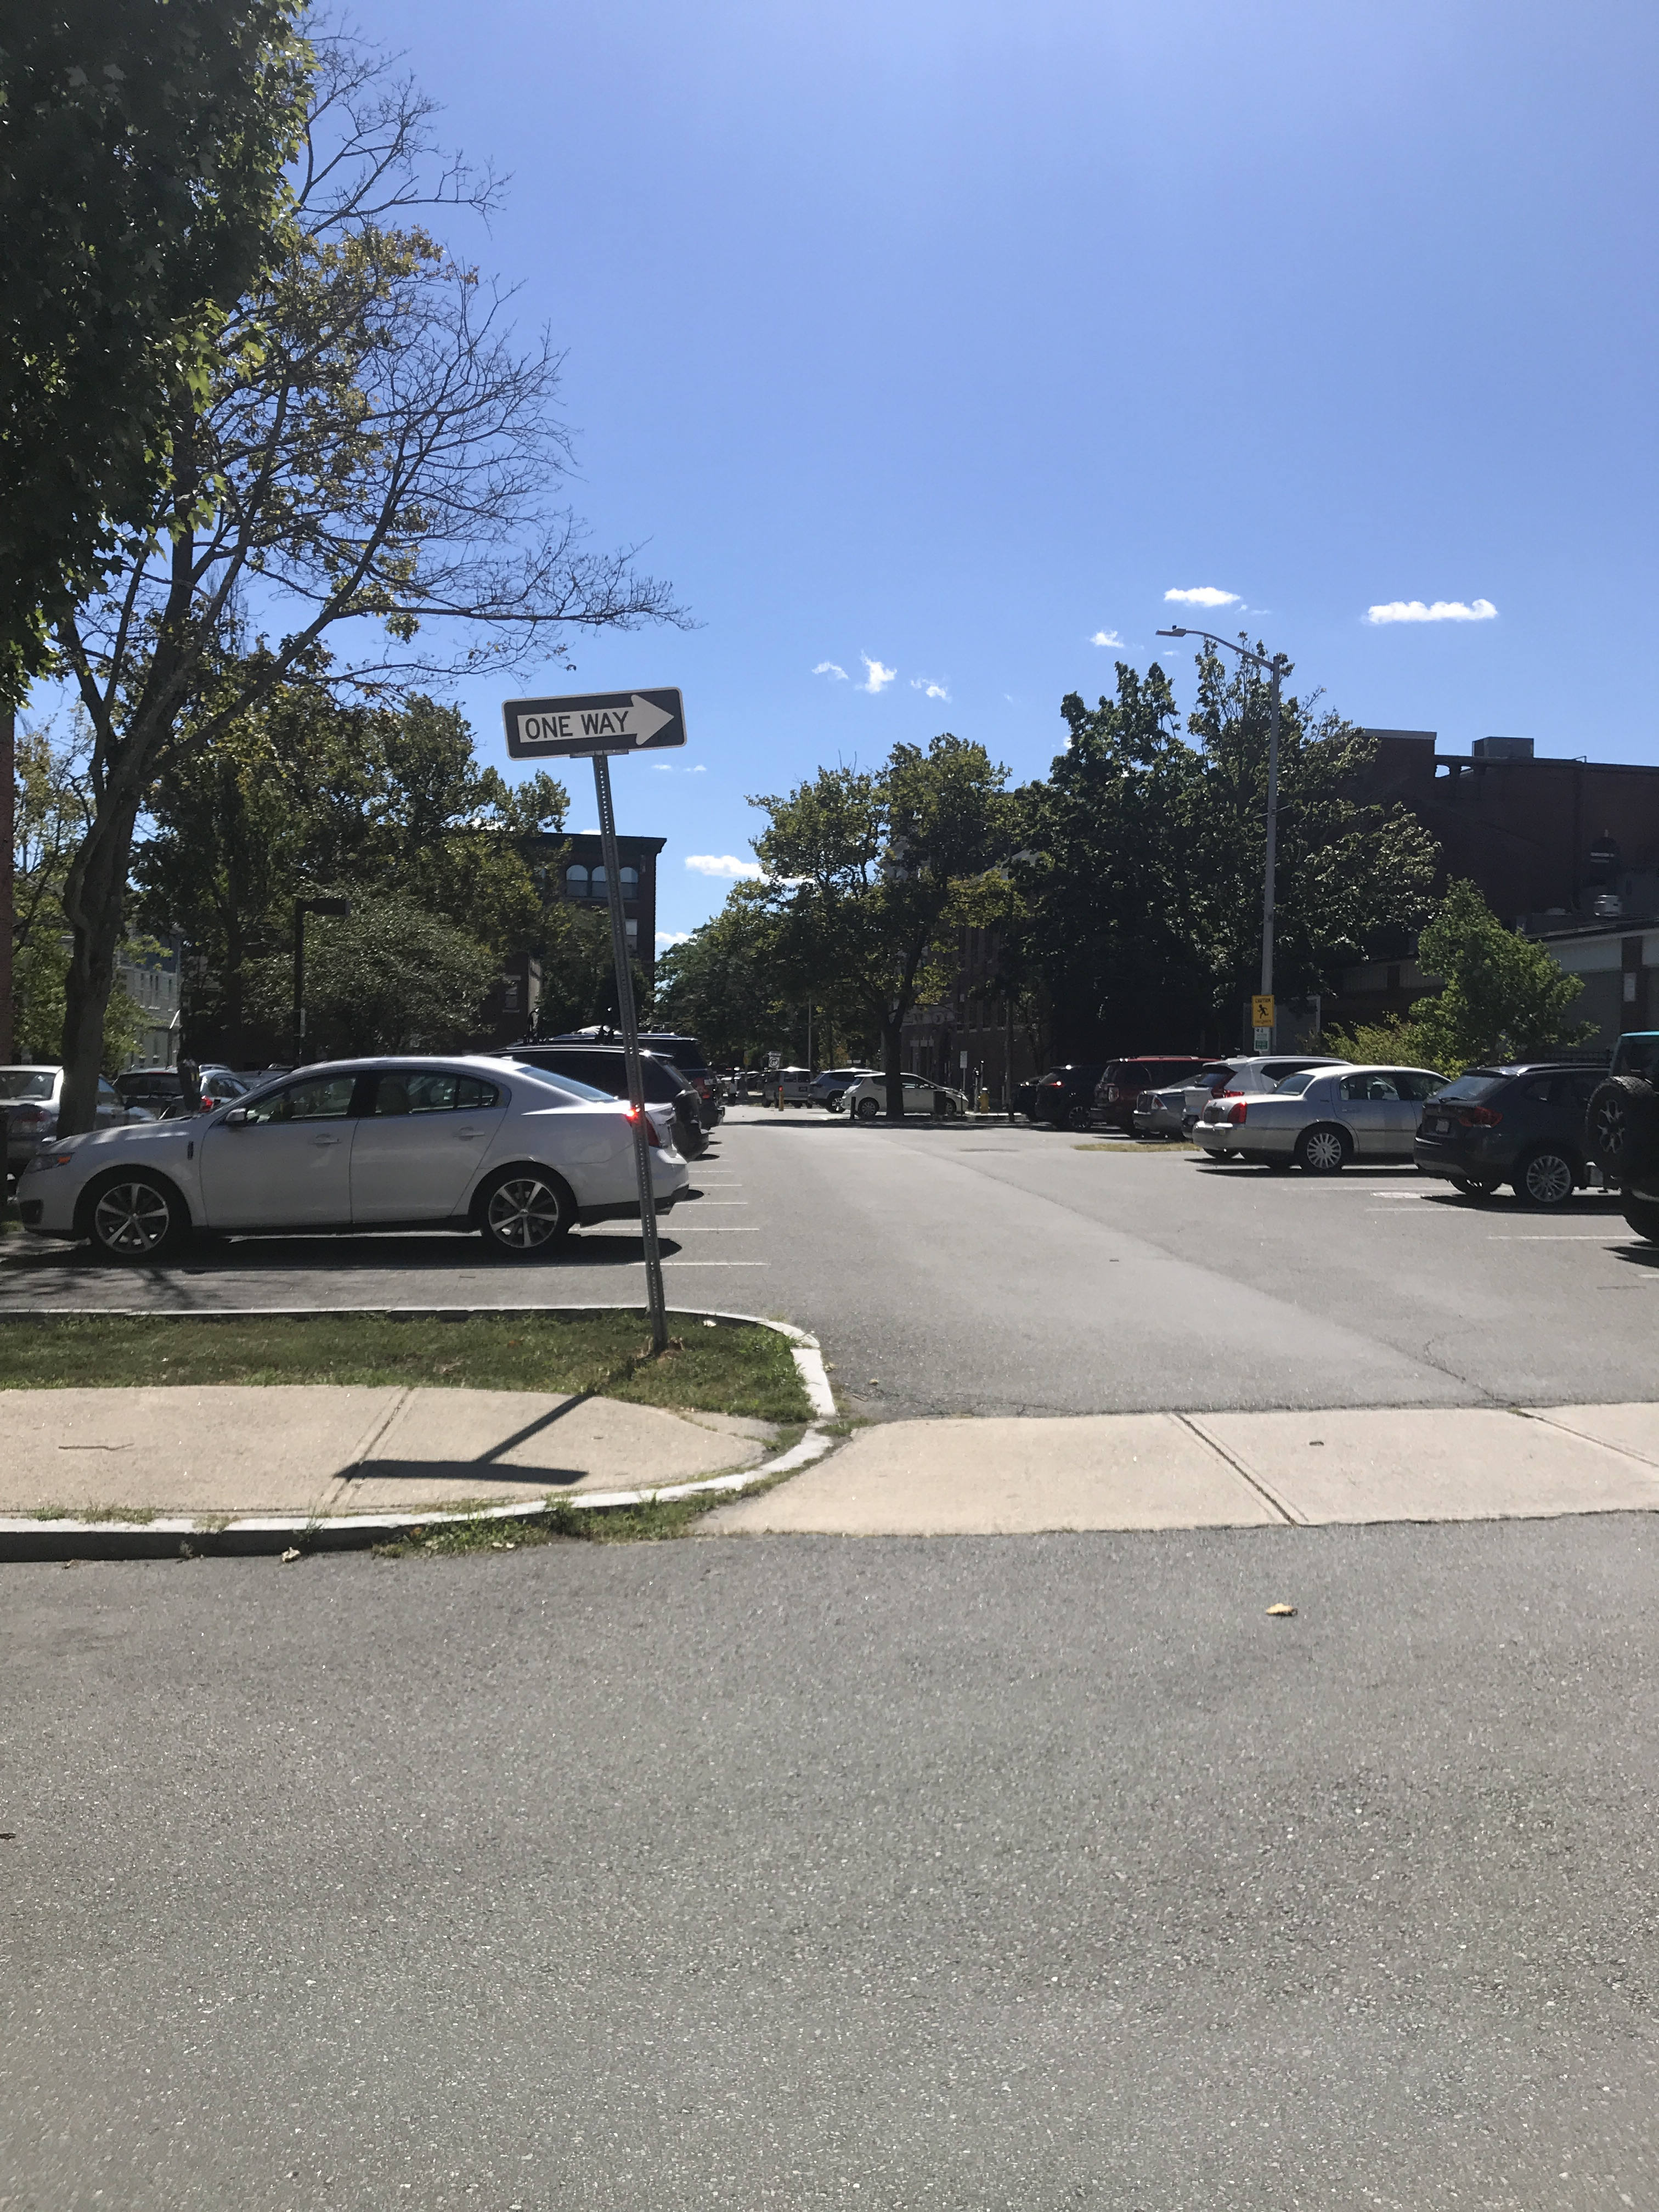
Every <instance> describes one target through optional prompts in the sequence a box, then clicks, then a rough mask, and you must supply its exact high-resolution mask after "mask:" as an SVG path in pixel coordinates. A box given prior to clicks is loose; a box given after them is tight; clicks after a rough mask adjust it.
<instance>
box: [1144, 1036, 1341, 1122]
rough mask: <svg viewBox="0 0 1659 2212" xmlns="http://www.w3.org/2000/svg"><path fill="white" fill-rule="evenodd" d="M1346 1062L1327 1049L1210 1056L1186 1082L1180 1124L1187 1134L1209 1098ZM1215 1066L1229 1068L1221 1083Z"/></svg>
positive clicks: (1263, 1088) (1232, 1094)
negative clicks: (1251, 1056) (1208, 1060)
mask: <svg viewBox="0 0 1659 2212" xmlns="http://www.w3.org/2000/svg"><path fill="white" fill-rule="evenodd" d="M1347 1065H1348V1063H1347V1061H1346V1060H1338V1059H1335V1058H1334V1056H1333V1055H1332V1054H1329V1053H1328V1052H1302V1053H1295V1052H1273V1053H1262V1054H1256V1055H1255V1057H1253V1058H1246V1057H1245V1056H1243V1054H1241V1055H1240V1056H1239V1057H1238V1058H1237V1059H1236V1060H1228V1059H1224V1060H1212V1062H1211V1063H1210V1066H1209V1067H1208V1068H1207V1069H1206V1070H1205V1071H1204V1073H1202V1074H1200V1075H1195V1076H1194V1078H1193V1079H1192V1081H1191V1082H1190V1083H1189V1084H1188V1085H1187V1091H1186V1098H1185V1103H1184V1104H1183V1105H1182V1109H1181V1123H1182V1129H1183V1130H1184V1131H1185V1133H1186V1134H1187V1135H1188V1136H1191V1134H1192V1133H1193V1125H1194V1122H1196V1121H1197V1120H1198V1117H1199V1115H1200V1114H1201V1113H1202V1112H1203V1111H1204V1109H1205V1108H1206V1106H1207V1105H1208V1104H1209V1103H1210V1101H1211V1100H1212V1098H1216V1097H1228V1098H1243V1097H1246V1096H1247V1095H1249V1094H1253V1093H1255V1092H1256V1091H1271V1090H1273V1088H1274V1087H1275V1085H1278V1084H1279V1083H1281V1082H1283V1080H1284V1079H1285V1077H1286V1076H1287V1075H1299V1074H1300V1073H1302V1071H1303V1069H1304V1068H1307V1067H1346V1066H1347ZM1218 1067H1225V1068H1227V1069H1229V1070H1230V1071H1231V1072H1230V1073H1229V1074H1228V1076H1227V1079H1226V1081H1225V1083H1222V1082H1220V1081H1218V1079H1217V1075H1216V1070H1217V1069H1218Z"/></svg>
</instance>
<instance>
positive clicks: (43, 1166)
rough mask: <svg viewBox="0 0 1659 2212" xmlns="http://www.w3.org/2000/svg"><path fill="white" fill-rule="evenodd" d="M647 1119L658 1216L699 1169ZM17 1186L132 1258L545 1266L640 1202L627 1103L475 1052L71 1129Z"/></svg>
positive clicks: (28, 1210) (73, 1226)
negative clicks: (364, 1240) (232, 1242)
mask: <svg viewBox="0 0 1659 2212" xmlns="http://www.w3.org/2000/svg"><path fill="white" fill-rule="evenodd" d="M646 1127H647V1133H648V1137H649V1141H650V1147H651V1149H650V1155H649V1157H650V1160H651V1170H652V1177H653V1186H654V1189H655V1194H656V1204H657V1210H658V1212H662V1211H663V1210H664V1209H665V1208H666V1207H668V1206H672V1205H673V1204H674V1203H675V1201H676V1200H678V1199H679V1198H681V1197H682V1196H684V1193H685V1190H686V1188H687V1185H688V1183H689V1181H690V1170H689V1169H688V1168H687V1166H686V1164H685V1161H684V1159H683V1158H681V1156H680V1155H679V1153H678V1152H675V1151H674V1150H673V1149H672V1147H671V1146H670V1145H668V1144H665V1142H664V1141H663V1139H662V1136H661V1133H660V1132H659V1130H658V1129H657V1128H656V1127H655V1126H654V1125H653V1123H652V1122H651V1121H649V1119H648V1118H647V1124H646ZM17 1195H18V1212H19V1213H20V1214H21V1217H22V1221H23V1225H24V1227H25V1228H26V1229H28V1230H31V1231H33V1233H34V1234H35V1235H36V1236H38V1237H77V1238H87V1239H89V1240H90V1241H91V1243H92V1244H93V1246H94V1249H96V1250H97V1251H98V1252H100V1253H101V1254H102V1255H105V1256H106V1257H107V1258H109V1259H112V1260H125V1261H146V1260H153V1259H155V1258H157V1257H160V1256H161V1255H164V1254H165V1253H166V1252H167V1251H168V1250H169V1249H172V1248H173V1247H174V1246H176V1245H177V1244H178V1243H179V1242H181V1241H182V1239H183V1238H184V1237H185V1235H186V1234H187V1233H188V1232H189V1231H191V1229H210V1230H232V1231H240V1232H249V1233H252V1232H258V1231H267V1232H269V1231H328V1230H352V1229H412V1228H425V1229H454V1230H477V1231H480V1232H481V1233H482V1235H483V1239H484V1242H485V1243H487V1244H489V1245H491V1246H493V1247H494V1248H495V1250H496V1251H497V1252H499V1253H501V1254H502V1255H505V1256H507V1257H509V1258H512V1259H533V1258H535V1257H537V1256H538V1255H540V1254H543V1253H545V1252H547V1251H549V1250H550V1249H551V1248H552V1247H553V1246H554V1245H555V1244H556V1243H558V1241H559V1239H560V1238H561V1237H563V1236H564V1235H565V1233H566V1231H568V1230H569V1229H571V1228H572V1227H574V1225H577V1224H578V1223H586V1222H591V1221H605V1220H610V1219H612V1218H626V1217H627V1216H629V1215H633V1216H635V1217H637V1216H638V1213H639V1210H640V1204H639V1191H638V1184H637V1182H636V1180H635V1166H634V1133H633V1127H632V1117H631V1109H629V1106H628V1104H627V1103H626V1102H625V1101H624V1100H622V1099H617V1098H609V1097H605V1096H604V1095H603V1094H602V1093H600V1092H599V1091H592V1090H590V1089H589V1087H588V1086H587V1085H586V1084H580V1083H574V1082H571V1081H569V1080H568V1079H565V1078H563V1077H560V1076H556V1075H544V1074H543V1073H541V1072H540V1071H539V1070H538V1069H532V1068H528V1067H520V1066H503V1064H502V1062H501V1060H486V1059H483V1058H477V1057H473V1056H471V1055H470V1054H457V1055H454V1056H450V1055H447V1054H444V1055H435V1056H428V1055H425V1054H422V1056H420V1057H419V1058H410V1059H379V1060H336V1061H331V1062H329V1063H327V1064H325V1065H324V1066H318V1067H306V1068H298V1069H295V1071H294V1073H291V1074H289V1075H284V1076H283V1077H281V1078H279V1079H276V1080H275V1081H273V1082H271V1083H269V1084H266V1085H264V1086H262V1087H261V1088H260V1089H259V1090H258V1091H254V1092H252V1094H251V1095H250V1096H249V1097H246V1098H244V1099H239V1100H238V1101H237V1102H236V1103H235V1104H234V1105H232V1106H228V1107H222V1108H220V1109H219V1110H218V1111H217V1112H216V1113H214V1114H211V1115H198V1116H197V1117H196V1118H195V1119H193V1120H191V1121H155V1122H152V1123H150V1124H149V1126H148V1127H143V1128H127V1129H95V1130H91V1131H88V1133H86V1134H85V1135H83V1136H78V1137H66V1138H64V1139H63V1140H62V1141H61V1142H58V1143H53V1144H52V1145H49V1146H46V1147H44V1148H43V1149H42V1150H41V1151H40V1152H37V1153H36V1154H35V1155H34V1157H33V1158H32V1159H31V1160H30V1161H29V1164H28V1166H27V1169H26V1170H25V1171H24V1173H23V1175H22V1176H21V1178H20V1180H19V1182H18V1193H17Z"/></svg>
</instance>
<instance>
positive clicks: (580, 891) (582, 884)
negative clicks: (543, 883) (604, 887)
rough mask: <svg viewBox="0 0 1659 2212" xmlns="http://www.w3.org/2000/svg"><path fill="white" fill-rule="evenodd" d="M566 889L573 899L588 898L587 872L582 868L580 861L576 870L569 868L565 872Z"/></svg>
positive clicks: (575, 867)
mask: <svg viewBox="0 0 1659 2212" xmlns="http://www.w3.org/2000/svg"><path fill="white" fill-rule="evenodd" d="M564 887H565V889H566V890H568V892H569V894H570V896H571V897H572V898H586V896H587V871H586V868H585V867H583V866H582V865H581V863H580V861H578V862H577V864H576V866H574V868H567V869H566V870H565V872H564Z"/></svg>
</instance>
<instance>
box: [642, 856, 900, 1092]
mask: <svg viewBox="0 0 1659 2212" xmlns="http://www.w3.org/2000/svg"><path fill="white" fill-rule="evenodd" d="M768 896H769V895H768V893H767V892H766V890H765V889H764V887H763V886H757V885H756V884H746V883H745V884H738V885H736V886H735V887H734V889H733V890H732V892H731V893H730V895H729V896H728V897H727V899H726V904H725V905H724V906H723V907H722V908H720V912H719V913H718V914H717V915H714V917H713V919H712V920H710V921H706V922H704V924H703V925H702V928H701V929H696V930H694V931H693V932H692V933H691V935H690V937H689V938H688V939H686V941H685V943H684V945H675V946H674V947H673V949H672V950H671V951H669V952H667V953H665V955H664V957H663V958H662V959H661V960H660V961H659V963H657V994H656V1001H655V1009H654V1013H653V1019H654V1020H655V1021H656V1022H657V1023H658V1024H659V1025H660V1026H663V1027H666V1028H669V1029H673V1030H683V1031H686V1032H689V1033H690V1034H691V1035H692V1036H696V1037H698V1038H700V1039H701V1040H702V1047H703V1049H704V1051H705V1052H707V1053H708V1056H709V1059H710V1061H711V1062H712V1063H713V1064H714V1065H715V1066H726V1065H729V1064H732V1063H741V1064H743V1065H744V1066H748V1065H750V1064H752V1063H754V1062H756V1061H757V1060H759V1059H760V1058H761V1057H762V1056H763V1054H766V1053H768V1052H771V1051H781V1052H783V1053H785V1054H787V1055H788V1056H789V1057H791V1058H793V1056H794V1054H797V1053H804V1052H805V1049H806V1034H805V1032H806V1009H805V1002H804V1000H803V999H802V997H801V996H800V994H799V991H795V992H792V991H791V990H789V989H788V988H787V987H786V986H787V984H788V983H789V982H791V981H793V980H794V978H793V975H792V974H791V973H790V971H789V970H788V969H787V966H786V963H785V962H784V960H783V957H782V955H781V938H782V934H783V925H782V923H781V920H780V917H779V916H778V915H776V914H775V913H773V912H772V911H771V910H770V908H769V905H768V903H767V901H768ZM828 996H829V994H824V997H823V999H822V1000H820V1004H821V1005H823V1004H826V1002H827V1000H828ZM819 1019H820V1023H821V1024H822V1023H823V1021H824V1019H825V1015H823V1014H821V1015H820V1017H819ZM827 1019H828V1023H829V1037H830V1039H831V1041H833V1039H834V1037H835V1036H841V1037H842V1038H843V1039H849V1038H850V1036H851V1035H852V1033H853V1032H854V1030H856V1028H857V1016H856V1012H850V1013H849V1012H848V1011H846V1010H844V1009H843V1010H842V1013H841V1017H840V1020H839V1022H837V1018H836V1007H835V1006H834V1005H828V1006H827ZM820 1033H821V1034H822V1033H823V1031H822V1030H820Z"/></svg>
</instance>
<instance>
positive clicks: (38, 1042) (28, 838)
mask: <svg viewBox="0 0 1659 2212" xmlns="http://www.w3.org/2000/svg"><path fill="white" fill-rule="evenodd" d="M89 803H90V802H89V800H88V793H87V787H86V757H85V751H84V749H83V748H80V747H77V746H76V745H74V744H58V743H56V742H54V740H53V738H52V733H51V732H50V731H49V730H44V729H33V730H31V729H25V730H24V732H22V734H21V737H20V738H18V740H17V763H16V778H15V804H14V807H13V813H12V870H13V883H14V886H15V901H14V904H13V908H12V946H11V950H12V976H13V989H14V1006H15V1017H14V1030H15V1036H14V1044H13V1048H14V1050H15V1053H16V1054H17V1056H18V1058H19V1059H20V1060H37V1061H46V1062H50V1063H55V1062H56V1060H57V1059H58V1043H59V1041H60V1039H61V1038H62V1036H63V1033H64V976H65V975H66V974H67V973H68V970H69V937H68V932H67V931H66V930H65V928H64V908H63V890H64V873H65V872H66V870H67V868H68V866H69V858H70V854H71V853H72V852H73V851H74V849H75V845H76V839H77V838H78V837H79V836H81V835H82V831H83V830H84V829H85V826H86V820H87V814H88V806H89ZM142 1019H143V1015H142V1012H141V1010H140V1008H139V1006H138V1005H137V1001H136V1000H133V999H132V998H131V997H130V996H129V995H128V994H127V993H126V992H125V991H123V990H119V989H117V990H114V991H112V992H111V993H110V996H109V1004H108V1006H107V1007H106V1011H105V1015H104V1035H103V1048H102V1051H101V1053H100V1067H101V1069H102V1071H103V1073H106V1074H113V1073H115V1071H116V1070H117V1069H118V1067H120V1066H122V1065H123V1064H124V1063H125V1060H127V1059H128V1057H129V1056H130V1054H131V1051H132V1048H133V1047H134V1045H135V1044H136V1043H137V1037H138V1030H139V1025H140V1024H141V1022H142Z"/></svg>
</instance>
